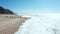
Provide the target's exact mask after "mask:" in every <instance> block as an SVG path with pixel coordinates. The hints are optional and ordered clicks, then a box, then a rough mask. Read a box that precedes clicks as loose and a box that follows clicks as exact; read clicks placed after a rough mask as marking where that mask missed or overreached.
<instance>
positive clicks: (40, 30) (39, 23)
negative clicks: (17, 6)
mask: <svg viewBox="0 0 60 34" xmlns="http://www.w3.org/2000/svg"><path fill="white" fill-rule="evenodd" d="M24 17H25V16H24ZM29 17H31V19H29V20H28V21H26V22H25V23H24V24H23V25H22V26H21V28H19V29H18V31H17V32H16V33H15V34H60V14H40V15H34V16H33V15H30V16H29Z"/></svg>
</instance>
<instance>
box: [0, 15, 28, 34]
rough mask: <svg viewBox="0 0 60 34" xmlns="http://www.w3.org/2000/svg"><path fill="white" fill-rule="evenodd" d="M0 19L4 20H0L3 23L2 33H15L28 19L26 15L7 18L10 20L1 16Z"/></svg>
mask: <svg viewBox="0 0 60 34" xmlns="http://www.w3.org/2000/svg"><path fill="white" fill-rule="evenodd" d="M0 16H1V15H0ZM10 16H11V15H10ZM0 19H1V20H2V21H1V20H0V21H1V22H0V23H2V24H0V25H1V26H0V34H14V33H15V32H16V31H18V28H19V27H20V26H21V25H22V23H25V21H26V20H28V18H26V17H25V18H24V17H22V18H18V17H17V18H7V19H8V20H7V19H6V18H2V17H1V18H0ZM4 19H5V20H4ZM7 23H8V24H7Z"/></svg>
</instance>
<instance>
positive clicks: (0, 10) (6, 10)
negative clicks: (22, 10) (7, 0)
mask: <svg viewBox="0 0 60 34" xmlns="http://www.w3.org/2000/svg"><path fill="white" fill-rule="evenodd" d="M0 14H15V13H13V11H11V10H9V9H5V8H3V7H1V6H0Z"/></svg>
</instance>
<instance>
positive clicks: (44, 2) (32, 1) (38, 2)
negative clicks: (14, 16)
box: [0, 0, 60, 14]
mask: <svg viewBox="0 0 60 34" xmlns="http://www.w3.org/2000/svg"><path fill="white" fill-rule="evenodd" d="M0 6H3V7H4V8H8V9H10V10H12V11H14V12H16V13H28V14H29V13H60V0H0Z"/></svg>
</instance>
